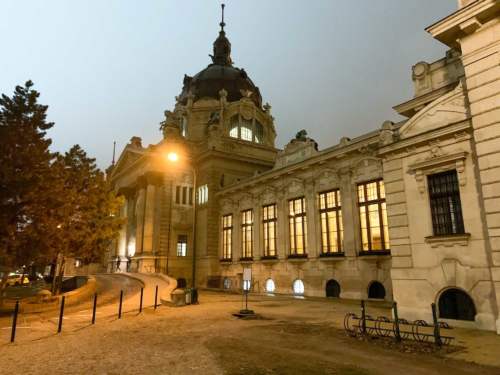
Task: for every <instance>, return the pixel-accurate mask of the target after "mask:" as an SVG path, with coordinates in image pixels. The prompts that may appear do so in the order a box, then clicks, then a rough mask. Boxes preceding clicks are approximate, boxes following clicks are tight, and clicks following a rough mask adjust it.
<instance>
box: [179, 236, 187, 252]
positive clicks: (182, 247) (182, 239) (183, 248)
mask: <svg viewBox="0 0 500 375" xmlns="http://www.w3.org/2000/svg"><path fill="white" fill-rule="evenodd" d="M186 255H187V236H186V235H185V234H180V235H179V236H177V256H178V257H185V256H186Z"/></svg>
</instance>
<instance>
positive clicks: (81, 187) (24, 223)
mask: <svg viewBox="0 0 500 375" xmlns="http://www.w3.org/2000/svg"><path fill="white" fill-rule="evenodd" d="M32 86H33V83H32V82H31V81H28V82H26V84H25V86H24V87H21V86H17V87H16V89H15V92H14V95H13V97H12V98H9V97H7V96H6V95H2V97H1V99H0V266H2V267H3V268H4V269H10V270H14V269H16V268H18V267H20V266H23V265H28V264H30V263H33V262H35V263H38V264H47V263H50V262H53V261H54V260H55V259H56V258H57V259H58V261H62V263H64V259H65V257H77V258H79V259H81V260H83V261H84V262H85V263H90V262H98V261H101V259H102V255H103V253H104V252H105V251H106V250H107V248H108V247H109V246H110V245H111V243H112V241H113V239H115V238H116V237H117V235H118V232H119V229H120V227H121V225H122V224H123V222H122V221H121V220H120V219H119V218H118V215H116V214H117V211H118V209H119V207H120V205H121V200H120V199H119V198H117V197H116V196H115V194H114V193H113V192H112V191H111V190H110V189H109V186H108V184H107V182H106V179H105V176H104V174H103V172H102V171H100V170H99V169H98V168H97V166H96V164H95V159H92V158H89V157H88V156H87V154H86V153H85V152H84V150H82V149H81V148H80V146H78V145H76V146H73V147H72V148H71V149H70V150H69V151H68V152H67V153H65V154H64V155H61V154H58V153H51V152H50V151H49V146H50V144H51V140H50V139H49V138H47V137H46V131H47V130H48V129H50V128H51V127H52V126H53V123H51V122H47V120H46V112H47V108H48V107H47V106H44V105H41V104H39V103H38V102H37V100H38V97H39V93H38V92H37V91H35V90H33V89H32ZM58 268H59V270H60V275H59V276H62V273H63V272H64V267H63V266H61V265H59V267H58ZM4 276H5V277H4V278H3V280H2V282H1V283H0V292H1V290H2V289H3V286H4V285H5V281H6V276H7V273H5V275H4ZM0 296H1V294H0Z"/></svg>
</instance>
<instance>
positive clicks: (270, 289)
mask: <svg viewBox="0 0 500 375" xmlns="http://www.w3.org/2000/svg"><path fill="white" fill-rule="evenodd" d="M275 289H276V286H275V285H274V281H273V279H267V280H266V292H268V293H274V290H275Z"/></svg>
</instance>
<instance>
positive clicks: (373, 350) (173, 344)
mask: <svg viewBox="0 0 500 375" xmlns="http://www.w3.org/2000/svg"><path fill="white" fill-rule="evenodd" d="M115 282H116V281H115ZM155 282H156V281H155ZM127 285H128V289H127V290H128V292H127V296H128V297H127V299H126V304H125V309H124V310H125V311H126V313H125V315H124V316H123V318H122V319H120V320H118V319H117V316H116V315H117V306H116V300H110V303H109V304H106V305H102V306H100V307H99V309H98V312H99V314H98V315H97V316H98V318H97V323H96V325H94V326H91V325H90V324H89V323H90V322H89V317H90V315H89V314H90V311H89V310H88V309H87V307H88V306H85V310H82V311H76V310H77V309H76V307H75V308H74V309H73V310H72V311H70V312H69V313H68V315H67V317H66V319H65V320H64V327H63V333H62V334H60V335H58V334H57V333H56V329H57V318H56V316H57V313H55V312H53V313H52V316H48V315H47V316H41V315H39V316H31V317H28V318H26V320H24V321H23V320H22V319H21V321H20V324H21V327H23V325H22V324H25V326H24V328H20V329H19V330H18V335H17V337H16V343H14V344H9V343H8V341H9V337H10V331H9V329H8V323H9V320H8V319H7V318H3V319H0V327H3V328H4V329H2V330H1V333H0V369H2V371H1V373H2V374H3V373H5V374H8V373H14V372H15V373H21V374H49V373H51V374H108V375H114V374H116V375H118V374H120V375H121V374H207V375H208V374H245V375H246V374H248V375H254V374H255V375H259V374H312V375H315V374H346V375H347V374H350V375H355V374H359V375H361V374H405V375H410V374H425V375H431V374H443V373H453V374H454V375H461V374H497V375H498V374H500V362H499V361H500V359H499V358H497V357H498V353H497V355H495V354H494V353H495V351H496V349H495V348H498V347H500V345H499V344H500V337H499V336H496V335H494V334H493V333H487V332H478V331H466V330H453V331H454V332H453V334H454V335H456V336H457V338H458V340H457V344H458V346H459V348H454V349H453V350H452V353H447V351H445V350H443V351H440V352H437V353H424V352H419V351H414V350H411V349H408V348H407V347H406V346H399V345H392V344H391V345H389V343H391V342H384V341H382V340H363V339H359V338H353V337H350V336H348V335H346V334H345V332H344V331H343V329H342V324H343V323H342V318H343V316H344V314H345V312H347V311H354V312H359V306H358V304H357V303H356V302H354V301H352V302H351V301H334V300H327V299H310V298H307V299H295V298H290V297H284V296H251V297H250V299H249V307H250V308H252V309H254V310H255V311H256V312H257V313H259V314H260V315H261V316H262V319H256V320H240V319H237V318H235V317H233V316H232V315H231V314H232V313H233V312H236V311H238V310H239V309H240V308H242V296H241V295H234V294H224V293H214V292H201V294H200V304H199V305H192V306H186V307H177V308H175V307H168V306H161V307H159V308H158V309H156V310H154V308H153V307H151V303H152V301H153V293H151V291H152V288H151V286H150V287H149V289H148V288H146V290H145V295H147V297H148V299H147V301H146V302H147V303H145V305H148V306H150V307H148V308H146V309H145V310H144V311H143V313H142V314H138V311H137V308H138V294H137V293H134V288H135V292H137V291H138V290H139V288H140V285H139V283H137V284H136V285H135V287H134V285H133V284H131V283H130V282H128V283H127ZM153 289H154V288H153ZM368 309H369V312H370V313H372V314H373V315H375V316H377V315H382V314H388V310H387V308H386V307H384V306H380V305H378V306H375V305H369V306H368ZM49 315H50V314H49ZM461 358H463V359H466V360H468V361H469V362H466V361H464V360H462V359H461ZM470 361H476V362H480V363H484V364H490V365H494V366H497V367H494V366H487V365H479V364H475V363H471V362H470Z"/></svg>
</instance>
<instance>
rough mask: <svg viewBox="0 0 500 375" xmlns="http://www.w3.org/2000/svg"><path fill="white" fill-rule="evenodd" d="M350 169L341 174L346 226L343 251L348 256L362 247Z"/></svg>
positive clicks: (354, 253) (355, 196) (341, 193)
mask: <svg viewBox="0 0 500 375" xmlns="http://www.w3.org/2000/svg"><path fill="white" fill-rule="evenodd" d="M351 174H352V172H351V171H350V170H345V171H342V172H341V174H340V201H341V204H342V220H343V228H344V243H343V251H344V254H345V256H347V257H355V256H357V254H358V251H359V250H360V249H361V248H360V246H361V238H360V237H361V236H360V233H359V228H360V227H359V214H358V200H357V197H358V196H357V191H356V185H355V184H354V183H353V181H352V176H351Z"/></svg>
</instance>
